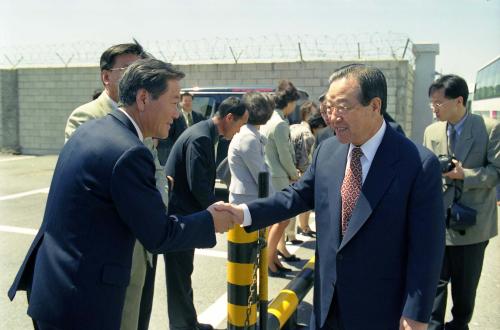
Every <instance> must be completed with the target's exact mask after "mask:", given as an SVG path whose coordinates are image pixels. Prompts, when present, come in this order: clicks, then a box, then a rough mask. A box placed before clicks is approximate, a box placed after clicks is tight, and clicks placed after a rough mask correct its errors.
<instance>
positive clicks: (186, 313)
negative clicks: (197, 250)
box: [164, 249, 198, 330]
mask: <svg viewBox="0 0 500 330" xmlns="http://www.w3.org/2000/svg"><path fill="white" fill-rule="evenodd" d="M164 258H165V275H166V282H167V303H168V320H169V324H170V326H169V329H170V330H181V329H182V330H187V329H189V330H191V329H194V328H195V327H196V324H197V323H198V321H197V316H196V310H195V308H194V303H193V288H192V286H191V274H193V262H194V249H193V250H186V251H178V252H171V253H166V254H164Z"/></svg>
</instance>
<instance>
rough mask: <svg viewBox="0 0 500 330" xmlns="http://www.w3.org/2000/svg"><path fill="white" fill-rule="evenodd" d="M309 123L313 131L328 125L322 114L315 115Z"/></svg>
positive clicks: (310, 118)
mask: <svg viewBox="0 0 500 330" xmlns="http://www.w3.org/2000/svg"><path fill="white" fill-rule="evenodd" d="M307 123H308V124H309V127H310V128H311V130H313V129H315V128H323V127H326V123H325V121H324V120H323V117H321V114H320V113H314V114H313V115H312V116H311V117H309V120H307Z"/></svg>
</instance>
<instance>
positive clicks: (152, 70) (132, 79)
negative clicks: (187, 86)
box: [119, 58, 185, 105]
mask: <svg viewBox="0 0 500 330" xmlns="http://www.w3.org/2000/svg"><path fill="white" fill-rule="evenodd" d="M184 77H185V74H184V72H182V71H179V70H177V69H175V68H174V67H173V66H172V64H170V63H165V62H163V61H160V60H157V59H153V58H146V59H142V60H138V61H135V62H134V63H132V64H131V65H130V66H129V67H128V68H127V70H126V71H125V73H124V74H123V78H122V79H121V81H120V87H119V91H120V102H121V103H122V104H124V105H132V104H134V103H135V100H136V95H137V91H138V90H139V89H141V88H144V89H145V90H146V91H148V93H150V94H151V95H152V96H153V99H154V100H156V99H158V98H159V97H160V95H162V94H163V93H165V92H166V91H167V90H168V80H173V79H175V80H180V79H182V78H184Z"/></svg>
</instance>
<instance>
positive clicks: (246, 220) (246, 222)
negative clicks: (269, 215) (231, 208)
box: [239, 204, 252, 227]
mask: <svg viewBox="0 0 500 330" xmlns="http://www.w3.org/2000/svg"><path fill="white" fill-rule="evenodd" d="M239 206H241V208H242V209H243V223H242V224H241V225H240V226H241V227H247V226H250V225H251V224H252V216H251V215H250V210H249V209H248V206H247V204H240V205H239Z"/></svg>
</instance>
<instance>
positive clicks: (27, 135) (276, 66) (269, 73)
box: [0, 60, 414, 154]
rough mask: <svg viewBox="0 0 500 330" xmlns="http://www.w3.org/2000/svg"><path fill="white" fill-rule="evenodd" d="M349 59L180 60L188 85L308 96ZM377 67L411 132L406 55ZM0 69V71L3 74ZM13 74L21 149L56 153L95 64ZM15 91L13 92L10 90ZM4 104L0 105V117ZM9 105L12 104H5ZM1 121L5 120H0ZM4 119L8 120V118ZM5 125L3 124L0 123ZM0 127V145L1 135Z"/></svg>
mask: <svg viewBox="0 0 500 330" xmlns="http://www.w3.org/2000/svg"><path fill="white" fill-rule="evenodd" d="M348 63H352V61H349V62H347V61H317V62H280V63H245V64H197V65H182V66H179V68H180V69H181V70H183V71H184V72H185V73H186V78H185V79H184V80H183V86H184V87H192V86H245V85H247V86H248V85H260V86H276V85H277V83H278V81H279V80H280V79H290V80H291V81H292V82H293V83H294V84H295V85H296V86H297V87H298V88H300V89H303V90H305V91H307V92H308V93H309V95H310V97H311V99H313V100H315V101H316V100H317V98H318V96H319V95H320V94H321V93H323V92H324V91H325V90H326V88H327V86H328V77H329V75H330V74H331V73H332V72H333V71H334V70H335V69H337V68H339V67H341V66H343V65H346V64H348ZM361 63H368V64H371V65H374V66H376V67H378V68H380V69H381V70H382V71H383V72H384V74H385V75H386V78H387V83H388V108H387V110H388V112H389V114H390V115H391V116H393V117H394V119H396V120H397V121H398V122H400V124H401V125H402V126H403V127H404V129H405V130H406V131H407V134H411V126H412V110H413V100H412V96H413V76H414V74H413V69H412V68H411V66H410V64H409V63H408V61H405V60H402V61H396V60H387V61H369V62H361ZM6 72H7V71H6V70H0V77H4V75H6ZM9 72H15V73H16V74H17V88H13V87H14V86H15V84H14V83H13V82H10V81H11V80H12V79H11V80H9V82H7V84H8V85H9V86H10V88H4V87H2V88H0V90H1V93H2V94H1V95H2V96H1V97H2V100H4V99H9V100H11V99H17V100H18V116H19V124H18V128H19V144H20V146H21V151H22V152H23V153H25V154H48V153H58V152H59V150H60V149H61V147H62V145H63V143H64V127H65V125H66V120H67V118H68V116H69V114H70V113H71V111H73V109H75V108H76V107H77V106H79V105H81V104H83V103H86V102H89V101H90V99H91V95H92V93H93V91H94V90H95V89H97V88H100V87H102V85H101V81H100V77H99V69H98V68H97V67H81V68H29V69H28V68H25V69H17V70H10V71H9ZM4 85H5V84H2V86H4ZM16 91H17V93H18V95H17V96H16V95H15V93H16ZM6 109H7V108H5V107H4V103H2V107H1V108H0V118H4V117H5V114H6V111H7V110H6ZM9 109H12V107H11V108H9ZM2 122H3V123H5V120H2ZM9 122H10V120H9ZM3 125H5V124H3ZM1 128H2V140H1V141H2V144H1V145H2V146H4V145H5V137H4V134H3V131H4V129H3V126H2V127H1Z"/></svg>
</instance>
